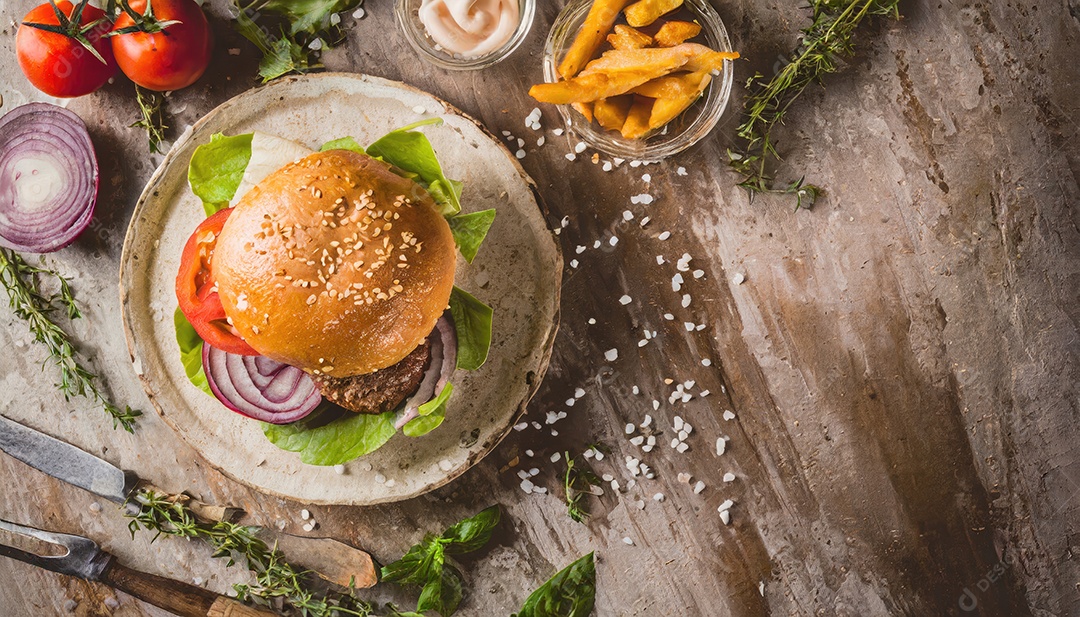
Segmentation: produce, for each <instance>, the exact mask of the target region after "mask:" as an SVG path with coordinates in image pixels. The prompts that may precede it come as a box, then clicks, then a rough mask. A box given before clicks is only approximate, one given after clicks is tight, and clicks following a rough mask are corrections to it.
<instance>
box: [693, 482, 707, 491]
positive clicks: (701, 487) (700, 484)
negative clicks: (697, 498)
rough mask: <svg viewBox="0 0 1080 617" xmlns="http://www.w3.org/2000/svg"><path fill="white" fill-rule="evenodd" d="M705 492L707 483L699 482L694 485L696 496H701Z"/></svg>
mask: <svg viewBox="0 0 1080 617" xmlns="http://www.w3.org/2000/svg"><path fill="white" fill-rule="evenodd" d="M703 490H705V483H704V482H702V481H701V480H698V481H697V484H695V485H694V494H695V495H699V494H701V491H703Z"/></svg>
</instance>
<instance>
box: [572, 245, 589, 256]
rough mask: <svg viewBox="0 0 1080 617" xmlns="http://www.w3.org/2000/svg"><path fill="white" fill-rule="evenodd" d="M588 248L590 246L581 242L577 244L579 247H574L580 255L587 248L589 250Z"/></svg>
mask: <svg viewBox="0 0 1080 617" xmlns="http://www.w3.org/2000/svg"><path fill="white" fill-rule="evenodd" d="M588 248H589V247H587V246H585V245H584V244H579V245H577V248H575V249H574V251H575V252H576V253H577V254H578V255H580V254H582V253H584V252H585V251H586V250H588Z"/></svg>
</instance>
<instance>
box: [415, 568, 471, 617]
mask: <svg viewBox="0 0 1080 617" xmlns="http://www.w3.org/2000/svg"><path fill="white" fill-rule="evenodd" d="M462 587H463V582H462V580H461V573H460V572H458V570H457V568H455V567H454V566H452V565H450V564H443V566H442V568H441V571H440V572H439V576H433V577H432V578H431V579H429V580H428V582H427V584H426V585H424V588H423V589H422V590H421V591H420V599H418V600H417V601H416V611H417V612H419V613H423V612H424V611H435V612H437V613H439V614H440V615H442V616H443V617H450V615H453V614H454V612H455V611H457V607H458V605H459V604H461V595H462Z"/></svg>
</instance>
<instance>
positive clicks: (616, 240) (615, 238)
mask: <svg viewBox="0 0 1080 617" xmlns="http://www.w3.org/2000/svg"><path fill="white" fill-rule="evenodd" d="M618 243H619V237H618V236H611V238H610V239H609V240H608V244H610V245H611V246H615V245H616V244H618Z"/></svg>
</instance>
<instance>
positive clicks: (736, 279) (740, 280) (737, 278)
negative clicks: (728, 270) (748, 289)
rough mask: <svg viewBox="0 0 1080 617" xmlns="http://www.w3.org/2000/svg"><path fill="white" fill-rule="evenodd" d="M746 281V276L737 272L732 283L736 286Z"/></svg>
mask: <svg viewBox="0 0 1080 617" xmlns="http://www.w3.org/2000/svg"><path fill="white" fill-rule="evenodd" d="M745 280H746V276H745V275H743V273H742V272H736V273H735V276H733V277H731V282H732V283H735V284H736V285H742V284H743V281H745Z"/></svg>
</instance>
